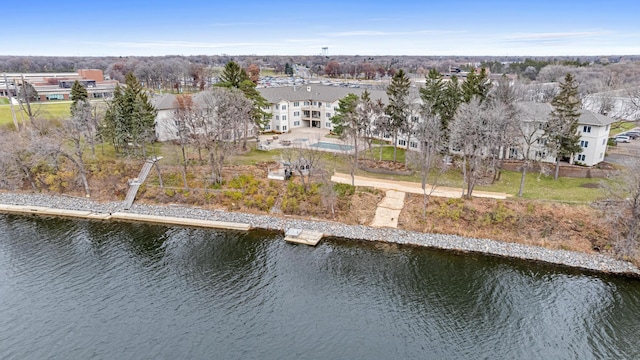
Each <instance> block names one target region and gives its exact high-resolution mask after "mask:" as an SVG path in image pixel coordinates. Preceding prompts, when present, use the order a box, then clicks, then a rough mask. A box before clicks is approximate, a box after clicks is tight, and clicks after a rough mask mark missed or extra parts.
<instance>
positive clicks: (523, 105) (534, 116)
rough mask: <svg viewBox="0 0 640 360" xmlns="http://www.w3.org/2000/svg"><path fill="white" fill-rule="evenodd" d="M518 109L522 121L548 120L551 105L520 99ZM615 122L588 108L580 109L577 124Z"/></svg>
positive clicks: (517, 104)
mask: <svg viewBox="0 0 640 360" xmlns="http://www.w3.org/2000/svg"><path fill="white" fill-rule="evenodd" d="M516 106H517V107H518V109H520V111H521V113H522V120H523V121H543V122H546V121H548V120H549V116H550V114H551V111H553V106H551V104H549V103H537V102H533V101H520V102H518V103H516ZM613 122H615V120H614V119H612V118H610V117H608V116H604V115H600V114H597V113H594V112H592V111H589V110H585V109H580V118H579V119H578V124H580V125H594V126H606V125H609V124H611V123H613Z"/></svg>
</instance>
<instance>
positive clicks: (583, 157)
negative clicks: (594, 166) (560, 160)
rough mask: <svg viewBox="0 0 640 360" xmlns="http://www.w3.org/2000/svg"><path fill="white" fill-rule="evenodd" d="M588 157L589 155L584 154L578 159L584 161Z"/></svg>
mask: <svg viewBox="0 0 640 360" xmlns="http://www.w3.org/2000/svg"><path fill="white" fill-rule="evenodd" d="M586 158H587V156H586V155H584V154H580V155H578V161H584V159H586Z"/></svg>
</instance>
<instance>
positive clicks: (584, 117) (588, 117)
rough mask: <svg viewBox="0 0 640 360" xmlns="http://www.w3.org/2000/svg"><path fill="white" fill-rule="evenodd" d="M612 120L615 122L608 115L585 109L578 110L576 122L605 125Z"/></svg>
mask: <svg viewBox="0 0 640 360" xmlns="http://www.w3.org/2000/svg"><path fill="white" fill-rule="evenodd" d="M613 122H615V120H614V119H612V118H610V117H608V116H604V115H600V114H597V113H594V112H591V111H589V110H585V109H582V110H580V119H578V124H583V125H595V126H605V125H609V124H611V123H613Z"/></svg>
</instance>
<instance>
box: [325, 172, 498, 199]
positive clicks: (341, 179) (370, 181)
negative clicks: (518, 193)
mask: <svg viewBox="0 0 640 360" xmlns="http://www.w3.org/2000/svg"><path fill="white" fill-rule="evenodd" d="M331 181H333V182H337V183H342V184H351V175H349V174H343V173H335V174H334V175H333V176H332V177H331ZM355 185H356V186H370V187H373V188H376V189H382V190H397V191H402V192H405V193H412V194H422V187H421V186H420V183H414V182H409V181H395V180H384V179H375V178H369V177H364V176H356V177H355ZM430 188H431V185H428V184H427V190H429V189H430ZM431 195H433V196H439V197H448V198H459V197H461V196H462V189H461V188H452V187H445V186H438V187H436V189H435V190H434V191H433V193H432V194H431ZM473 196H474V197H484V198H492V199H501V200H504V199H506V198H507V197H509V195H508V194H505V193H498V192H490V191H474V192H473Z"/></svg>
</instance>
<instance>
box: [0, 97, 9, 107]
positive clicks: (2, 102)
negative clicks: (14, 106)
mask: <svg viewBox="0 0 640 360" xmlns="http://www.w3.org/2000/svg"><path fill="white" fill-rule="evenodd" d="M6 104H9V99H7V98H5V97H0V105H6Z"/></svg>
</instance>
